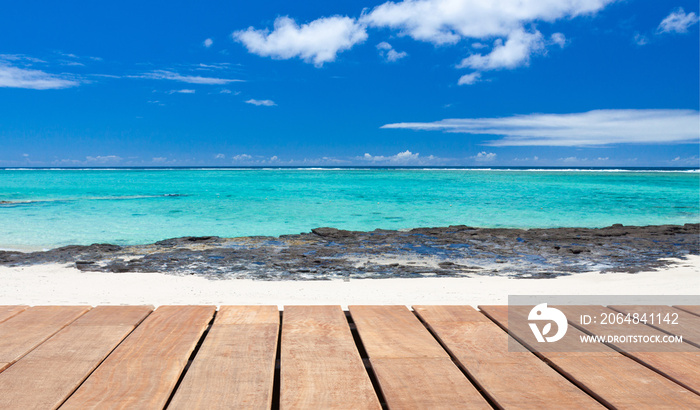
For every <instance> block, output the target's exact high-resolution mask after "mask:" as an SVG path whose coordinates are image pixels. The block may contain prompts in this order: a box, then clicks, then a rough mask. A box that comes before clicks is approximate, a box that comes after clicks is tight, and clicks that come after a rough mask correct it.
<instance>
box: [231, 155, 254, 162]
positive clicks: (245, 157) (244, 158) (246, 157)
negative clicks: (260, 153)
mask: <svg viewBox="0 0 700 410" xmlns="http://www.w3.org/2000/svg"><path fill="white" fill-rule="evenodd" d="M231 159H232V160H233V161H234V162H244V161H250V160H251V159H253V157H252V156H251V155H248V154H238V155H234V156H233V157H231Z"/></svg>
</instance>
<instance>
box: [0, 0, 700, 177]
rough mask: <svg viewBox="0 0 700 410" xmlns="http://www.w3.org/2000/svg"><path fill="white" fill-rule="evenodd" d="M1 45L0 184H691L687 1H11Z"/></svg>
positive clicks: (693, 67)
mask: <svg viewBox="0 0 700 410" xmlns="http://www.w3.org/2000/svg"><path fill="white" fill-rule="evenodd" d="M0 38H2V40H3V41H2V42H0V166H8V167H13V166H17V167H23V166H77V167H81V166H200V165H206V166H239V165H240V166H270V165H275V166H297V165H308V166H314V165H330V166H332V165H346V166H350V165H397V166H398V165H416V166H427V165H444V166H457V165H464V166H692V167H697V166H700V158H699V157H700V145H699V142H700V123H699V119H698V118H699V117H698V109H699V91H698V90H699V89H700V83H699V76H700V75H699V72H700V63H699V56H698V50H699V48H700V44H699V43H700V42H699V40H698V39H699V36H698V4H697V2H696V1H692V2H691V1H681V0H673V1H664V2H650V1H641V0H626V1H612V0H560V1H548V2H545V1H541V0H529V1H527V0H526V1H516V0H498V1H496V0H488V1H487V0H464V1H457V0H450V1H448V0H416V1H403V2H400V1H397V2H393V3H392V2H382V1H376V2H373V1H365V2H357V1H332V2H328V1H306V2H288V1H260V2H242V1H206V2H181V1H168V2H165V1H149V2H140V1H139V2H133V1H121V2H94V1H66V2H42V1H22V2H10V3H8V4H6V5H5V8H4V12H3V13H2V15H0Z"/></svg>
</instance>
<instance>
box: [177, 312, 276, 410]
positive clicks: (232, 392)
mask: <svg viewBox="0 0 700 410" xmlns="http://www.w3.org/2000/svg"><path fill="white" fill-rule="evenodd" d="M278 333H279V311H278V310H277V306H222V307H221V309H219V312H218V313H217V316H216V319H215V320H214V324H213V325H212V327H211V329H210V330H209V333H208V334H207V337H206V339H205V340H204V343H203V344H202V346H201V347H200V348H199V351H198V352H197V356H196V357H195V360H194V361H193V362H192V365H191V366H190V368H189V369H188V371H187V374H186V375H185V378H184V379H183V381H182V384H180V387H179V388H178V389H177V392H175V396H174V397H173V400H172V401H171V402H170V405H169V406H168V409H195V408H197V409H210V410H214V409H230V408H246V409H269V408H270V407H271V405H272V387H273V382H274V377H275V356H276V354H277V335H278Z"/></svg>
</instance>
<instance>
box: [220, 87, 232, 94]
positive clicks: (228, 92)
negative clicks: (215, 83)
mask: <svg viewBox="0 0 700 410" xmlns="http://www.w3.org/2000/svg"><path fill="white" fill-rule="evenodd" d="M219 94H231V90H228V89H226V88H224V89H223V90H221V91H219Z"/></svg>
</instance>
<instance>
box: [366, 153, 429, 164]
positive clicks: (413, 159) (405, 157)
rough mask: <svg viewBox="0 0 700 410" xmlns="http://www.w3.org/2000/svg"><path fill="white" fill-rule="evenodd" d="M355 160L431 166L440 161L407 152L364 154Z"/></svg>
mask: <svg viewBox="0 0 700 410" xmlns="http://www.w3.org/2000/svg"><path fill="white" fill-rule="evenodd" d="M355 160H357V161H361V162H370V163H372V164H375V165H397V166H398V165H432V164H436V163H438V162H440V161H441V159H440V158H438V157H435V156H433V155H429V156H427V157H421V156H420V154H419V153H417V152H416V153H413V152H411V151H409V150H406V151H403V152H399V153H398V154H396V155H388V156H384V155H371V154H369V153H365V155H363V156H361V157H355Z"/></svg>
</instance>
